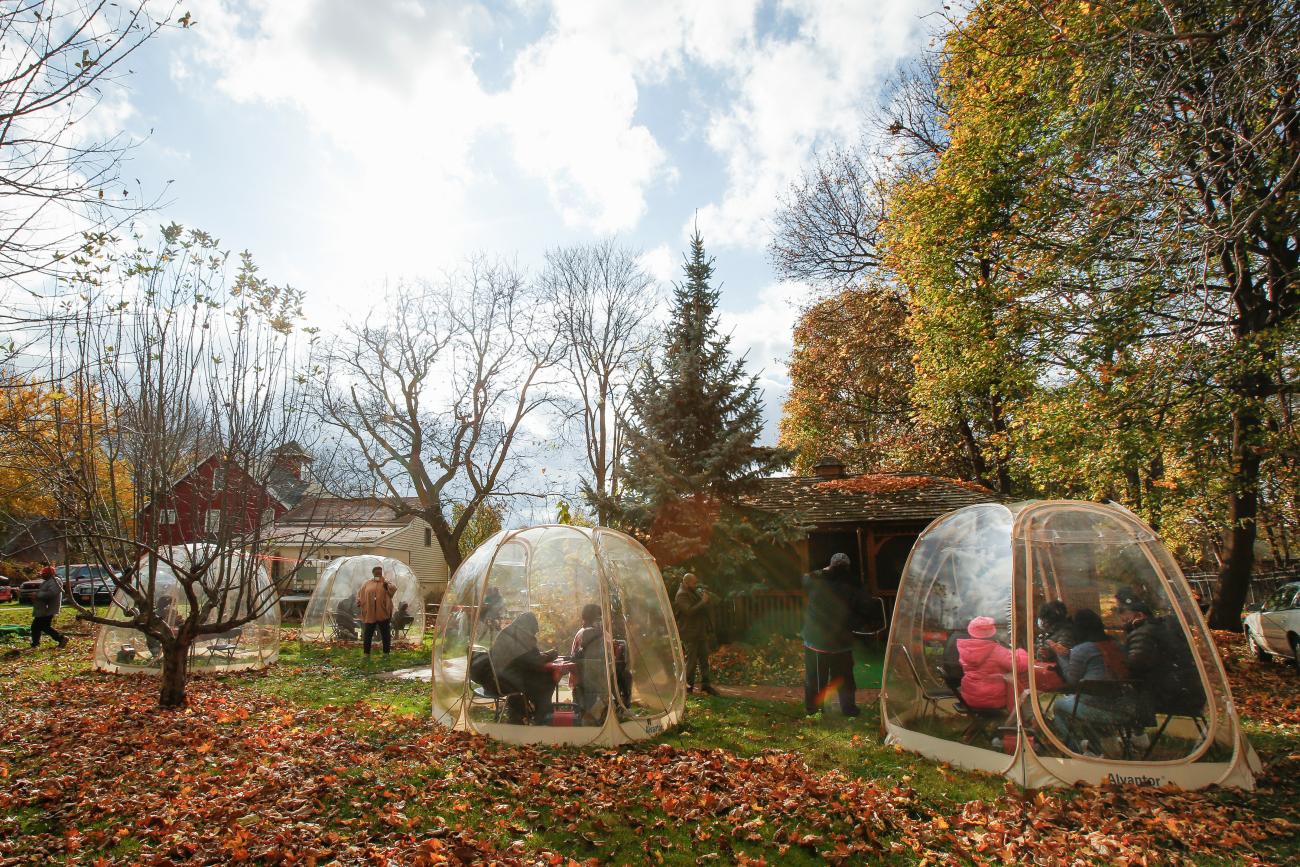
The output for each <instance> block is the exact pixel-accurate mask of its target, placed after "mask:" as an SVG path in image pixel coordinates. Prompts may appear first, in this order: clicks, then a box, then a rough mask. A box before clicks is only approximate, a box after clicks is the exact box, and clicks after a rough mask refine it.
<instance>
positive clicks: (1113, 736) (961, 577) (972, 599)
mask: <svg viewBox="0 0 1300 867" xmlns="http://www.w3.org/2000/svg"><path fill="white" fill-rule="evenodd" d="M881 717H882V721H883V725H884V728H885V731H886V741H887V742H888V743H894V744H898V745H900V746H902V747H904V748H906V749H909V750H913V751H915V752H918V753H921V754H923V755H926V756H929V757H932V758H935V759H938V760H942V761H945V762H950V763H952V764H955V765H959V766H961V767H965V768H969V769H973V770H983V771H989V772H992V773H998V774H1002V775H1005V776H1006V777H1008V778H1009V779H1011V780H1014V781H1015V782H1017V783H1019V784H1020V785H1023V786H1025V787H1028V788H1039V787H1044V786H1052V785H1070V784H1073V783H1075V782H1086V783H1104V782H1111V783H1122V784H1128V785H1150V786H1161V785H1166V784H1173V785H1175V786H1178V787H1181V788H1184V789H1196V788H1201V787H1204V786H1210V785H1221V786H1235V787H1240V788H1247V789H1249V788H1253V787H1254V775H1255V774H1256V773H1257V772H1258V771H1259V768H1260V765H1259V759H1258V757H1257V756H1256V755H1255V753H1254V751H1253V750H1252V749H1251V747H1250V744H1249V743H1248V742H1247V741H1246V739H1245V736H1244V735H1243V734H1242V732H1241V727H1240V723H1239V720H1238V717H1237V713H1236V710H1235V708H1234V706H1233V703H1232V696H1231V694H1230V692H1229V689H1228V683H1227V679H1226V676H1225V675H1224V671H1223V666H1222V663H1221V661H1220V659H1219V656H1218V653H1217V651H1216V649H1215V647H1214V644H1213V642H1212V639H1211V637H1210V633H1209V631H1208V629H1207V627H1206V625H1205V622H1204V620H1203V619H1202V617H1201V614H1200V610H1199V609H1198V608H1197V606H1196V604H1195V603H1194V602H1193V600H1192V597H1191V591H1190V590H1189V588H1188V585H1187V581H1186V579H1185V578H1184V577H1183V575H1182V572H1181V571H1180V570H1179V568H1178V566H1177V564H1176V563H1175V562H1174V560H1173V558H1172V557H1171V556H1170V555H1169V552H1168V551H1167V550H1166V549H1165V547H1164V546H1163V545H1162V544H1161V542H1160V540H1159V538H1157V536H1156V534H1155V533H1154V532H1153V531H1152V530H1151V529H1150V528H1149V527H1148V526H1147V525H1146V524H1144V523H1143V522H1142V521H1141V520H1139V519H1138V518H1137V517H1136V516H1134V515H1133V514H1132V513H1131V512H1129V511H1127V510H1126V509H1124V508H1122V507H1119V506H1115V505H1101V504H1097V503H1088V502H1071V501H1029V502H1024V503H1018V504H1015V505H1012V506H1004V505H1001V504H996V503H992V504H981V505H976V506H969V507H966V508H964V509H959V510H957V511H955V512H951V513H949V514H948V515H945V516H944V517H942V518H939V519H938V520H936V521H935V522H934V523H932V524H931V525H930V526H929V527H928V528H927V529H926V530H925V532H924V533H922V534H921V536H920V538H918V539H917V541H916V544H915V546H914V547H913V549H912V553H911V556H910V557H909V558H908V561H907V566H906V568H905V570H904V573H903V578H902V581H901V583H900V585H899V591H898V598H897V603H896V605H895V608H894V615H893V623H892V627H891V631H890V637H889V643H888V647H887V649H886V655H885V677H884V689H883V690H882V692H881Z"/></svg>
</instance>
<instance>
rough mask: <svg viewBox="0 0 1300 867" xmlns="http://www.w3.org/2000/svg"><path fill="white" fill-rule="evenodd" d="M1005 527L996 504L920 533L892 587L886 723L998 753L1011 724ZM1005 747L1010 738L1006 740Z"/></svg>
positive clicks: (1012, 664)
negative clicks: (897, 582)
mask: <svg viewBox="0 0 1300 867" xmlns="http://www.w3.org/2000/svg"><path fill="white" fill-rule="evenodd" d="M1011 524H1012V513H1011V511H1010V510H1008V509H1007V508H1006V507H1005V506H1001V505H998V504H987V505H979V506H971V507H968V508H965V509H959V510H957V511H956V512H953V513H952V514H951V515H948V516H946V517H944V518H941V519H940V520H939V521H937V522H936V523H935V524H933V525H931V526H930V528H929V529H927V530H926V531H925V533H923V534H922V535H921V537H920V538H919V539H918V540H917V542H916V545H915V546H914V547H913V549H912V554H911V556H910V557H909V558H908V562H907V566H906V568H905V570H904V574H903V577H902V580H901V582H900V586H899V593H898V597H897V602H896V606H895V611H894V619H893V628H892V629H891V632H890V646H889V650H888V659H889V662H888V665H887V666H886V669H885V689H886V693H885V694H886V703H885V714H886V717H887V719H888V720H889V721H890V722H891V723H893V724H895V725H898V726H902V727H905V728H908V729H911V730H914V731H919V732H922V733H925V734H928V735H931V736H933V737H938V738H942V739H945V740H951V741H957V742H962V743H966V744H972V745H975V746H980V747H983V748H986V749H999V750H1000V749H1002V748H1003V743H1004V741H1005V740H1006V738H1004V734H1005V731H1004V730H1005V729H1006V728H1007V727H1008V723H1009V721H1013V720H1014V712H1015V711H1014V701H1015V692H1016V689H1015V677H1014V675H1013V672H1014V671H1017V670H1023V667H1024V666H1025V665H1026V664H1027V659H1026V658H1025V655H1024V653H1023V651H1013V650H1012V649H1011V648H1010V646H1009V639H1010V627H1011V597H1012V594H1011V587H1012V562H1011ZM1011 740H1012V741H1013V740H1014V738H1012V739H1011Z"/></svg>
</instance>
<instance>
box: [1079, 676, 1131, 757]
mask: <svg viewBox="0 0 1300 867" xmlns="http://www.w3.org/2000/svg"><path fill="white" fill-rule="evenodd" d="M1075 695H1076V696H1077V699H1076V700H1075V702H1074V707H1073V708H1071V710H1070V716H1069V721H1068V722H1067V723H1066V725H1067V726H1068V727H1069V730H1070V732H1071V734H1072V736H1073V737H1074V738H1075V740H1077V741H1080V742H1082V741H1083V740H1087V741H1088V742H1089V743H1090V744H1095V745H1098V746H1100V745H1101V744H1102V741H1103V740H1104V739H1105V738H1108V737H1114V738H1117V739H1118V740H1119V743H1120V749H1121V751H1122V754H1123V755H1122V758H1124V759H1128V760H1131V759H1132V758H1133V754H1134V749H1133V748H1134V744H1133V738H1134V737H1135V736H1136V735H1135V730H1136V729H1139V728H1141V726H1140V725H1139V724H1138V719H1137V691H1136V689H1135V685H1134V684H1133V683H1131V682H1130V681H1126V680H1084V681H1080V682H1079V684H1078V686H1077V688H1076V690H1075ZM1085 696H1087V697H1091V698H1096V699H1098V700H1099V703H1104V704H1105V705H1106V706H1108V707H1111V708H1115V709H1117V710H1120V711H1122V710H1123V709H1124V708H1128V715H1129V718H1128V719H1121V720H1117V721H1114V722H1100V721H1097V720H1081V719H1079V705H1080V704H1081V703H1082V701H1083V698H1084V697H1085ZM1085 735H1086V737H1083V736H1085Z"/></svg>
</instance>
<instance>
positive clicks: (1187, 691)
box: [1115, 587, 1205, 725]
mask: <svg viewBox="0 0 1300 867" xmlns="http://www.w3.org/2000/svg"><path fill="white" fill-rule="evenodd" d="M1115 602H1116V607H1115V610H1116V612H1117V613H1118V614H1119V618H1120V621H1121V622H1122V623H1123V624H1124V649H1125V652H1126V653H1127V656H1128V665H1129V670H1130V672H1131V673H1132V676H1133V678H1134V679H1135V680H1137V681H1138V682H1139V683H1140V684H1141V686H1142V690H1141V696H1142V700H1143V716H1144V717H1145V722H1146V723H1147V724H1148V725H1149V724H1151V723H1152V722H1153V721H1154V720H1153V713H1173V714H1199V713H1202V712H1203V711H1204V709H1205V690H1204V689H1203V688H1202V686H1201V674H1200V671H1199V670H1198V669H1197V667H1196V661H1195V660H1194V659H1193V658H1192V649H1191V647H1190V646H1189V645H1188V643H1187V638H1186V637H1185V636H1184V635H1183V632H1182V627H1181V626H1180V625H1179V624H1178V622H1177V621H1174V620H1173V619H1172V618H1166V617H1157V616H1156V615H1155V612H1154V611H1152V609H1151V605H1150V603H1148V602H1147V601H1146V600H1145V599H1143V598H1142V597H1141V596H1140V595H1139V594H1138V592H1137V591H1136V590H1135V589H1133V588H1131V587H1123V588H1121V589H1120V590H1119V592H1117V593H1116V594H1115Z"/></svg>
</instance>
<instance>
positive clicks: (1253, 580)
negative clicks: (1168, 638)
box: [1185, 566, 1300, 605]
mask: <svg viewBox="0 0 1300 867" xmlns="http://www.w3.org/2000/svg"><path fill="white" fill-rule="evenodd" d="M1185 574H1186V576H1187V583H1188V584H1191V585H1192V587H1193V588H1195V589H1196V590H1199V591H1200V593H1201V597H1202V598H1203V599H1205V601H1206V602H1209V601H1210V599H1212V598H1214V588H1215V587H1216V586H1217V585H1218V583H1219V576H1218V575H1217V574H1216V573H1214V572H1187V573H1185ZM1291 581H1300V566H1286V567H1284V568H1281V569H1264V570H1260V571H1258V572H1256V573H1255V574H1254V575H1252V576H1250V587H1249V589H1248V590H1247V591H1246V604H1247V605H1255V604H1257V603H1260V602H1263V601H1264V600H1265V599H1267V598H1268V597H1269V596H1271V595H1273V591H1274V590H1276V589H1277V588H1279V587H1281V586H1282V585H1283V584H1287V583H1290V582H1291Z"/></svg>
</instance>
